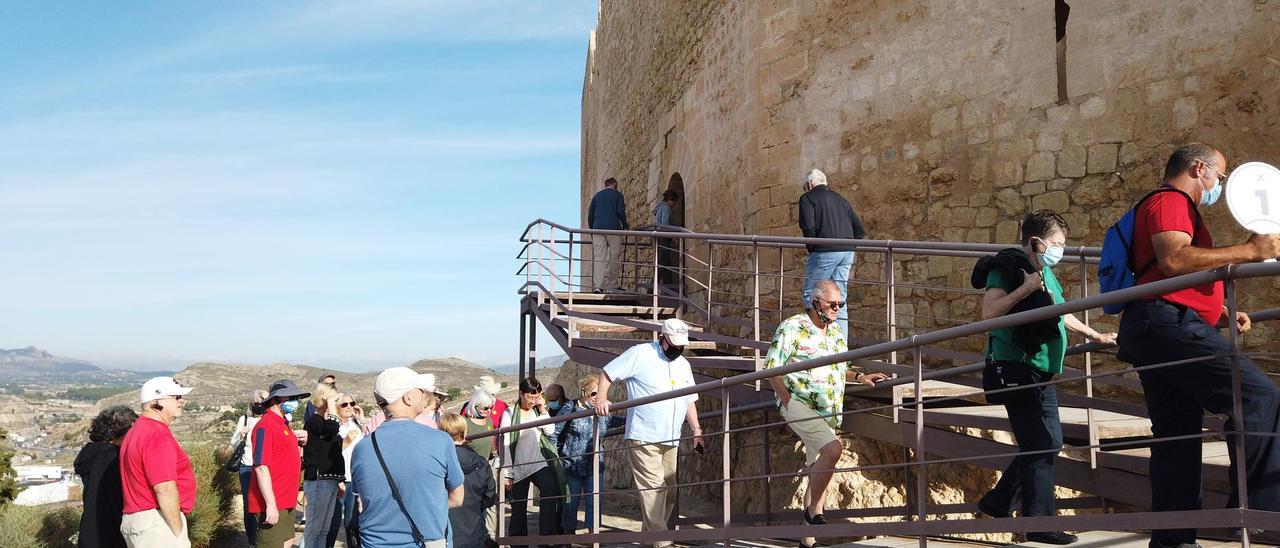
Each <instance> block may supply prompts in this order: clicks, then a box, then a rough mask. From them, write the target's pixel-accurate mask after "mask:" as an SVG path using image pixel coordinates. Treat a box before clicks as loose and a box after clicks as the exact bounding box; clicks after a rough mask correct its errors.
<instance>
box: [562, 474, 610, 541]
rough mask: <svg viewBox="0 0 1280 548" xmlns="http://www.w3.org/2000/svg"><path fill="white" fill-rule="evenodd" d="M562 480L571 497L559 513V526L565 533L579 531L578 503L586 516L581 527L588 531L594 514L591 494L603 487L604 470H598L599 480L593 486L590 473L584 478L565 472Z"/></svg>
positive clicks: (593, 500)
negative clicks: (565, 483) (567, 486)
mask: <svg viewBox="0 0 1280 548" xmlns="http://www.w3.org/2000/svg"><path fill="white" fill-rule="evenodd" d="M564 479H565V481H566V482H567V483H568V484H569V494H570V495H573V496H572V497H570V498H569V502H568V503H566V504H565V505H564V507H563V508H562V509H561V511H560V526H561V527H562V528H564V532H565V533H573V532H574V531H577V530H578V529H579V527H578V503H579V502H581V503H582V507H583V509H584V510H585V512H586V514H587V515H586V520H585V521H584V522H583V527H586V528H587V529H590V528H591V524H592V522H593V521H594V519H595V514H596V509H595V504H593V502H595V499H594V498H592V496H591V493H592V492H594V491H595V490H597V489H599V486H601V485H604V469H603V468H601V469H600V478H599V480H598V481H596V482H595V485H592V484H591V483H592V482H591V473H590V472H588V473H587V475H585V476H579V475H577V474H573V473H569V472H566V473H565V475H564Z"/></svg>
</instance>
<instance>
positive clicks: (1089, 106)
mask: <svg viewBox="0 0 1280 548" xmlns="http://www.w3.org/2000/svg"><path fill="white" fill-rule="evenodd" d="M1106 112H1107V100H1106V99H1103V98H1102V97H1098V96H1094V97H1090V98H1089V99H1088V100H1086V101H1085V102H1084V103H1081V105H1080V118H1082V119H1085V120H1091V119H1093V118H1097V117H1099V116H1102V115H1103V114H1104V113H1106Z"/></svg>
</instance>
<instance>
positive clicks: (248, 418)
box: [231, 390, 267, 546]
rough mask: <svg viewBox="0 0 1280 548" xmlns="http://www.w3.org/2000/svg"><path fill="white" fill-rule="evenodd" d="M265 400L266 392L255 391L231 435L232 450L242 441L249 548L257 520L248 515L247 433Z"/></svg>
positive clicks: (242, 485) (250, 461)
mask: <svg viewBox="0 0 1280 548" xmlns="http://www.w3.org/2000/svg"><path fill="white" fill-rule="evenodd" d="M266 399H267V391H266V390H255V391H254V392H253V399H252V400H250V402H249V410H248V411H247V412H246V413H245V414H244V415H242V416H241V417H240V420H238V421H236V430H235V431H234V432H232V433H231V447H232V449H233V450H234V449H235V447H236V446H237V445H240V442H241V441H244V455H243V456H241V457H240V493H241V498H242V499H243V504H244V533H245V536H247V537H249V546H253V544H254V541H255V540H257V539H256V538H254V537H255V536H256V535H257V532H258V519H257V517H256V516H255V515H254V514H250V513H249V480H250V478H252V477H253V436H250V435H249V432H253V427H254V426H255V425H257V424H258V419H259V418H260V417H262V414H263V413H264V412H266V409H263V408H262V402H263V400H266Z"/></svg>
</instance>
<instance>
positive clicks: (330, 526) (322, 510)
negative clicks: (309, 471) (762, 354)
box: [302, 479, 342, 548]
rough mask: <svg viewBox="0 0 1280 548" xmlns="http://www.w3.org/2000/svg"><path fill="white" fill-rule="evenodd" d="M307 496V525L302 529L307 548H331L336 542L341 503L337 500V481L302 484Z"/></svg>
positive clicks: (321, 480) (310, 481)
mask: <svg viewBox="0 0 1280 548" xmlns="http://www.w3.org/2000/svg"><path fill="white" fill-rule="evenodd" d="M302 492H303V493H305V494H306V495H307V524H306V526H304V527H303V529H302V541H303V545H304V546H306V547H307V548H322V547H323V548H332V547H333V543H334V542H336V541H337V540H338V527H339V525H340V522H339V520H341V519H342V502H341V501H339V500H338V480H331V479H319V480H306V481H304V482H302Z"/></svg>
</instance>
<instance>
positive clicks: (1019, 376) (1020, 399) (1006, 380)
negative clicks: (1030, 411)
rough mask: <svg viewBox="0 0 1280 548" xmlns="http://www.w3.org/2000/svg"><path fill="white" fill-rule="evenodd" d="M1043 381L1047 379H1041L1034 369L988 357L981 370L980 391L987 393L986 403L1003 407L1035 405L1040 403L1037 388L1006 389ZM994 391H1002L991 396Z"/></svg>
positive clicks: (1026, 365) (1038, 389)
mask: <svg viewBox="0 0 1280 548" xmlns="http://www.w3.org/2000/svg"><path fill="white" fill-rule="evenodd" d="M1043 380H1047V379H1041V378H1040V375H1039V374H1037V372H1036V370H1035V369H1034V368H1032V367H1031V366H1030V365H1029V364H1025V363H1022V362H1009V361H1000V360H993V359H991V358H989V357H988V358H987V365H986V367H984V368H983V369H982V390H983V391H984V392H987V394H986V395H985V397H986V398H987V403H993V404H1003V405H1018V404H1027V403H1037V402H1039V401H1040V388H1039V387H1034V388H1023V389H1017V390H1008V389H1011V388H1013V389H1016V388H1018V387H1019V386H1030V385H1033V384H1036V383H1039V382H1043ZM994 390H1004V391H1003V392H996V393H994V394H992V393H991V392H992V391H994Z"/></svg>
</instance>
